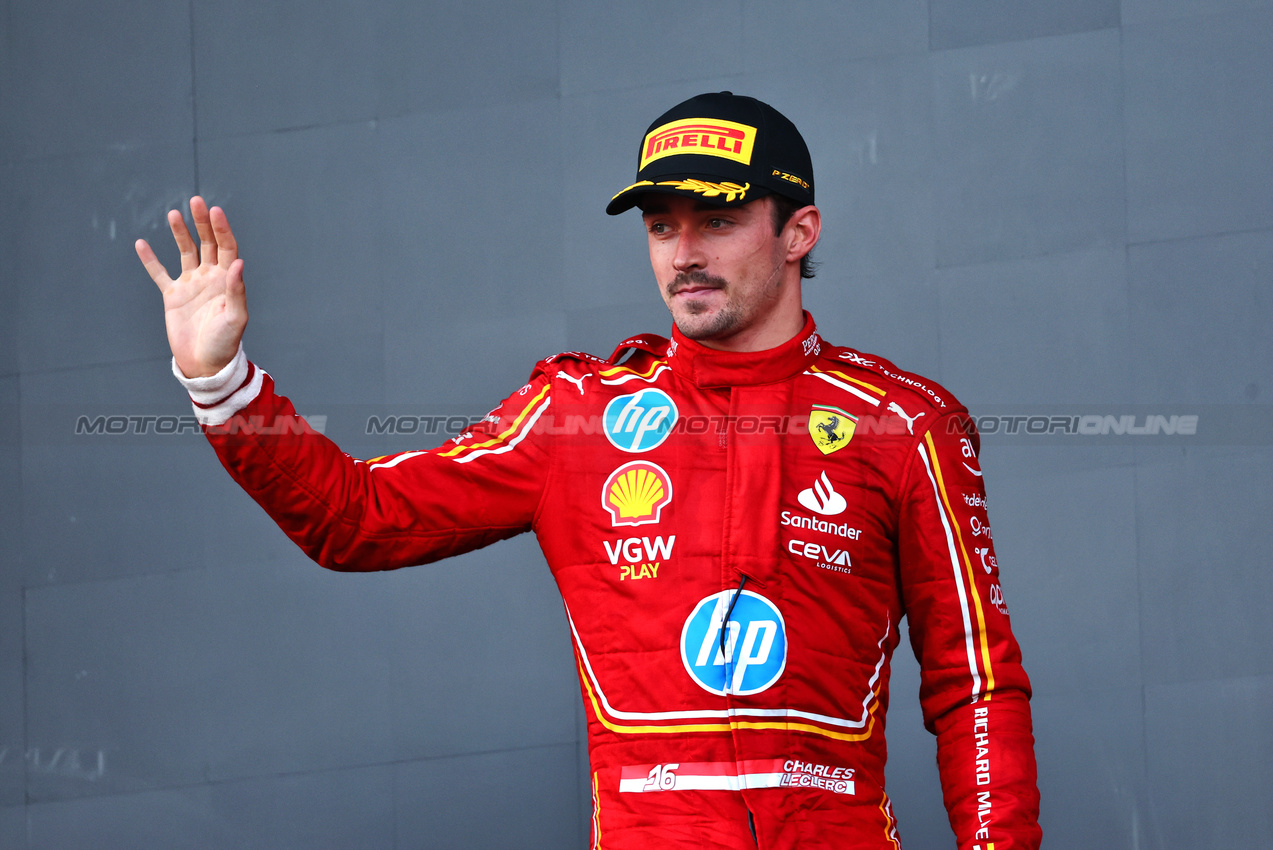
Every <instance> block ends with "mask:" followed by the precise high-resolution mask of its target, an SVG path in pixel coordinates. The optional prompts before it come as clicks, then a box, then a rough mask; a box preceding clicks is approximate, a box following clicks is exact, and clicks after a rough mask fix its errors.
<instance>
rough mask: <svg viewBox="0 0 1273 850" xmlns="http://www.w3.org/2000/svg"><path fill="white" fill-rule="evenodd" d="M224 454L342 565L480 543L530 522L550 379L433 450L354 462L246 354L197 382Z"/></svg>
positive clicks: (540, 482)
mask: <svg viewBox="0 0 1273 850" xmlns="http://www.w3.org/2000/svg"><path fill="white" fill-rule="evenodd" d="M174 372H176V373H177V376H178V378H179V379H181V381H182V384H183V385H185V386H186V388H187V389H188V390H189V391H190V395H191V401H192V403H193V404H194V407H195V413H196V415H197V416H198V417H199V419H200V422H201V423H202V424H203V427H204V433H205V434H206V435H207V438H208V441H209V442H210V443H211V444H212V447H213V448H214V449H215V450H216V453H217V457H218V458H219V459H220V461H221V464H222V465H223V466H224V467H225V468H226V470H227V471H228V472H229V473H230V475H231V476H232V477H233V478H234V480H235V481H237V482H238V483H239V485H240V486H241V487H243V489H244V490H246V491H247V493H248V494H249V495H250V496H251V497H252V498H253V499H255V500H256V502H257V503H258V504H259V505H260V506H261V507H262V508H264V509H265V511H266V513H268V514H269V515H270V517H271V518H272V519H273V520H274V521H275V522H276V523H278V526H279V528H281V529H282V530H283V531H284V533H286V534H287V536H288V537H290V538H291V539H292V540H293V541H294V542H295V543H296V544H297V545H298V546H300V547H301V549H302V550H304V551H305V553H306V554H307V555H309V556H310V557H311V558H313V559H314V560H315V561H317V562H318V563H319V564H321V565H322V566H324V567H327V568H329V569H334V570H387V569H395V568H398V567H405V566H410V565H414V564H422V563H427V562H429V561H436V560H439V559H441V558H446V557H448V556H451V555H456V554H460V553H462V552H467V551H470V550H472V549H478V548H480V547H482V546H486V545H489V544H491V543H494V542H495V541H497V540H502V539H504V538H507V537H512V536H514V535H516V534H520V533H521V532H523V531H527V530H529V529H530V528H531V526H532V524H533V522H534V519H535V516H536V512H537V511H538V508H539V503H540V497H541V495H542V493H543V490H544V487H545V484H546V481H547V477H548V471H549V462H550V453H549V450H548V445H547V441H546V440H545V439H544V438H543V436H542V435H541V433H540V429H539V428H537V427H536V426H537V424H538V423H539V421H540V419H541V417H542V416H543V414H544V412H545V411H546V410H548V408H549V406H550V405H551V402H552V398H551V389H552V382H551V378H549V377H548V376H547V375H546V374H545V373H544V372H543V370H542V369H541V368H539V367H537V368H536V370H535V371H534V372H533V373H532V375H531V379H530V381H529V382H528V383H527V384H526V385H525V386H523V387H521V388H520V389H518V390H517V391H516V392H514V393H513V394H512V395H510V396H509V397H508V398H507V399H505V400H504V402H503V403H501V404H500V405H499V406H498V407H497V408H495V409H494V410H492V411H491V412H490V413H489V414H487V416H486V417H485V418H483V420H482V421H481V423H479V424H478V425H476V426H474V427H472V428H470V429H469V430H468V431H467V432H465V433H463V434H461V435H459V436H458V437H456V438H455V439H453V440H450V441H448V442H447V443H445V444H443V445H442V446H440V447H438V448H436V449H431V450H428V451H410V452H402V453H399V454H394V455H388V456H385V457H380V458H373V459H371V460H366V461H363V460H356V459H354V458H351V457H350V456H349V455H347V454H345V453H343V452H342V451H341V450H340V449H339V448H338V447H337V446H336V444H335V443H333V442H332V441H331V440H329V439H327V438H326V437H324V436H323V435H322V434H319V433H317V432H316V431H314V430H313V429H312V428H310V427H309V425H308V423H306V422H305V420H304V419H303V418H302V417H300V416H298V415H297V414H296V411H295V409H293V407H292V404H291V402H290V401H288V400H287V399H286V398H285V397H283V396H280V395H277V394H276V393H275V392H274V381H273V379H272V378H271V377H270V376H269V375H268V374H266V373H264V372H262V371H261V370H259V369H258V368H257V367H256V366H255V365H254V364H252V363H251V362H249V361H248V360H247V358H246V357H245V356H244V355H243V352H242V350H240V352H239V354H238V355H237V356H236V358H235V360H234V361H232V362H231V363H230V364H229V365H227V366H226V368H225V369H224V370H222V372H221V373H219V374H218V375H216V376H213V377H210V378H198V379H188V378H185V377H184V376H182V375H181V374H180V372H179V371H177V369H176V367H175V364H174Z"/></svg>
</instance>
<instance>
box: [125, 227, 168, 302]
mask: <svg viewBox="0 0 1273 850" xmlns="http://www.w3.org/2000/svg"><path fill="white" fill-rule="evenodd" d="M133 247H134V248H136V249H137V258H138V259H139V260H141V264H142V265H143V266H145V267H146V271H147V272H149V273H150V279H151V280H153V281H154V282H155V285H156V286H158V287H159V291H160V292H166V291H167V290H168V287H169V286H171V285H172V278H170V277H168V270H167V269H165V268H164V264H163V263H161V262H159V258H158V257H156V256H155V252H154V251H152V250H150V245H149V244H148V243H147V242H146V240H145V239H138V240H137V242H136V243H135V244H134V245H133Z"/></svg>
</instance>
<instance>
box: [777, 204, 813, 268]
mask: <svg viewBox="0 0 1273 850" xmlns="http://www.w3.org/2000/svg"><path fill="white" fill-rule="evenodd" d="M782 230H783V235H784V236H786V237H787V239H788V240H789V241H788V242H787V262H789V263H798V262H800V260H801V259H802V258H803V257H804V255H805V254H808V253H809V252H810V251H812V250H813V246H814V245H817V244H818V238H819V237H820V236H821V235H822V213H821V212H819V211H818V208H817V207H815V206H813V205H812V204H810V205H809V206H807V207H802V208H801V209H798V210H796V211H795V212H794V213H793V214H792V216H791V218H790V219H789V220H788V221H787V224H786V226H785V227H783V229H782Z"/></svg>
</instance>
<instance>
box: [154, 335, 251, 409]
mask: <svg viewBox="0 0 1273 850" xmlns="http://www.w3.org/2000/svg"><path fill="white" fill-rule="evenodd" d="M172 373H173V375H175V376H176V378H177V380H178V381H180V382H181V385H182V386H183V387H185V388H186V392H188V393H190V402H191V404H193V405H194V412H195V416H197V417H198V419H199V421H200V422H201V423H202V424H204V425H222V424H224V423H225V422H226V420H228V419H229V418H230V417H231V416H233V415H234V414H235V413H237V412H238V411H240V410H242V409H243V408H244V407H246V406H247V404H248V403H249V402H250V401H252V399H254V398H256V396H257V394H258V393H260V391H261V378H262V375H263V373H262V372H261V370H260V369H257V368H256V367H255V366H253V365H252V363H251V362H249V361H248V358H247V355H246V354H245V353H244V352H243V344H242V343H240V344H239V349H238V351H236V352H235V354H234V357H233V359H231V360H230V362H229V363H227V364H226V365H225V366H224V367H222V369H221V370H220V371H219V372H217V373H216V374H215V375H207V376H204V377H197V378H187V377H186V376H185V374H183V373H182V371H181V368H180V367H179V366H178V365H177V358H175V357H174V358H173V359H172Z"/></svg>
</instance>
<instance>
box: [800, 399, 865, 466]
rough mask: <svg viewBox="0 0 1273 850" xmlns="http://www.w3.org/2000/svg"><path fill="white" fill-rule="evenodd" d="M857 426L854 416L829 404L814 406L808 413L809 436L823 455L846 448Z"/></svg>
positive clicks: (856, 419)
mask: <svg viewBox="0 0 1273 850" xmlns="http://www.w3.org/2000/svg"><path fill="white" fill-rule="evenodd" d="M857 424H858V418H857V417H856V416H854V415H853V414H851V413H845V412H844V411H843V410H841V409H840V408H838V407H832V406H831V405H829V404H815V405H814V406H813V409H812V410H810V411H809V436H810V437H812V438H813V444H814V445H815V446H817V447H818V451H820V452H822V453H823V454H824V455H829V454H831V452H835V451H839V450H840V449H842V448H844V447H845V446H847V445H848V444H849V440H851V439H853V431H854V429H856V428H857Z"/></svg>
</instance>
